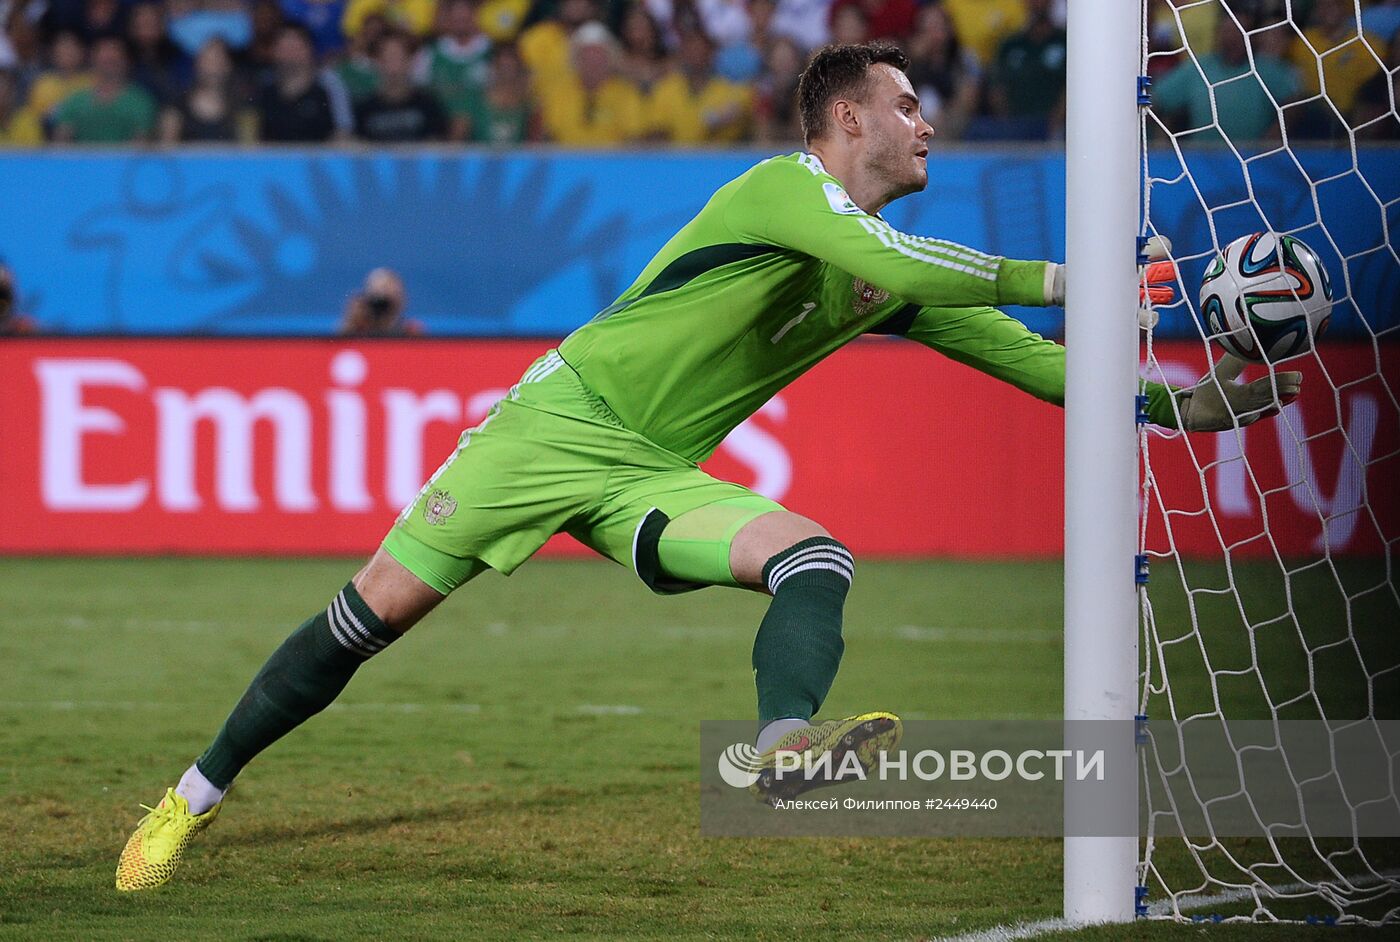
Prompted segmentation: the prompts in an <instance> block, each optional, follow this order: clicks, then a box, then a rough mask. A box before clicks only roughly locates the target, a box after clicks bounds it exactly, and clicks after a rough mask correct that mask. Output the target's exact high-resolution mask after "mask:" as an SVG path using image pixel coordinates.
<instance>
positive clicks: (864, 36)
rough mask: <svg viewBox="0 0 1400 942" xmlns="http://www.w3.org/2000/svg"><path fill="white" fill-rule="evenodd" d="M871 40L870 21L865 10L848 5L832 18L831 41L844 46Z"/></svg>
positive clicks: (833, 14) (836, 12) (837, 11)
mask: <svg viewBox="0 0 1400 942" xmlns="http://www.w3.org/2000/svg"><path fill="white" fill-rule="evenodd" d="M869 39H870V19H869V18H868V17H867V16H866V15H865V10H864V8H862V7H860V6H858V5H854V4H847V5H846V6H843V7H841V9H839V10H836V11H834V12H833V13H832V16H831V41H832V42H834V43H841V44H843V45H851V44H859V43H863V42H866V41H867V40H869Z"/></svg>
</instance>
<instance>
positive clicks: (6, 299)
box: [0, 262, 39, 337]
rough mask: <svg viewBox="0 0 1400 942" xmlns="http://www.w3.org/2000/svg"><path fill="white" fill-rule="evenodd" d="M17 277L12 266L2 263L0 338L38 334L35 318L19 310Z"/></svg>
mask: <svg viewBox="0 0 1400 942" xmlns="http://www.w3.org/2000/svg"><path fill="white" fill-rule="evenodd" d="M17 294H18V292H17V291H16V289H15V275H14V272H12V271H10V266H8V265H6V264H5V263H4V262H0V337H20V336H24V335H26V334H34V333H38V331H39V326H38V325H37V324H35V323H34V318H32V317H28V316H26V315H24V314H21V313H20V312H19V310H18V309H17V307H16V305H17V300H16V295H17Z"/></svg>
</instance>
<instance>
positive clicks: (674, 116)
mask: <svg viewBox="0 0 1400 942" xmlns="http://www.w3.org/2000/svg"><path fill="white" fill-rule="evenodd" d="M647 104H648V110H649V120H648V122H647V123H648V125H649V128H650V133H651V134H652V135H653V136H655V137H658V138H660V139H661V140H665V141H669V142H670V143H672V144H714V143H721V142H733V141H739V140H743V139H744V137H745V136H746V135H747V134H748V132H749V129H750V128H751V126H752V124H753V94H752V92H751V90H750V89H749V88H748V86H745V85H739V84H736V83H734V82H730V81H728V80H727V79H723V78H720V77H719V76H717V75H716V74H715V72H714V44H713V43H712V42H711V41H710V38H709V37H708V36H706V35H705V33H704V32H703V31H701V30H699V29H695V28H691V29H687V30H685V31H684V32H682V34H681V45H680V51H679V55H678V56H677V68H676V69H675V70H673V71H672V72H671V74H670V75H668V76H666V77H665V78H664V79H662V80H661V81H660V82H657V83H656V87H655V88H653V89H652V91H651V96H650V99H649V100H648V103H647Z"/></svg>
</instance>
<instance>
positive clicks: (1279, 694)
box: [1139, 0, 1400, 922]
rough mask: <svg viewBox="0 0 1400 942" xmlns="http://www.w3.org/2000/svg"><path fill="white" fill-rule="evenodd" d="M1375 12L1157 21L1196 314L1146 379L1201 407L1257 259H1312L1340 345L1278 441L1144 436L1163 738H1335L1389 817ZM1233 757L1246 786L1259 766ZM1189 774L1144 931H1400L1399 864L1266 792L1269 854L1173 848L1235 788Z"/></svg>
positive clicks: (1392, 128)
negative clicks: (1283, 247)
mask: <svg viewBox="0 0 1400 942" xmlns="http://www.w3.org/2000/svg"><path fill="white" fill-rule="evenodd" d="M1367 7H1369V4H1361V3H1359V2H1356V0H1312V2H1303V0H1274V2H1269V0H1252V2H1251V0H1144V29H1143V61H1144V74H1149V75H1151V76H1152V78H1153V85H1152V104H1151V106H1150V107H1145V108H1144V109H1143V131H1142V133H1143V143H1144V154H1145V159H1144V169H1145V174H1144V180H1145V188H1144V213H1143V216H1144V223H1143V225H1144V230H1143V231H1144V234H1159V233H1160V234H1165V235H1167V236H1169V237H1170V238H1171V239H1172V241H1173V243H1174V251H1175V253H1176V254H1175V260H1176V261H1177V263H1178V265H1179V266H1180V271H1181V279H1180V285H1179V289H1180V290H1182V291H1183V292H1184V295H1185V297H1184V298H1182V299H1181V300H1179V301H1178V302H1176V303H1175V304H1173V305H1170V306H1168V307H1166V308H1164V309H1162V310H1161V311H1160V313H1161V315H1162V318H1161V321H1160V323H1159V324H1158V326H1157V327H1156V329H1155V330H1153V331H1151V332H1149V334H1148V336H1147V338H1146V344H1145V350H1146V358H1147V359H1146V367H1145V375H1146V376H1147V377H1149V378H1151V379H1155V380H1157V381H1160V382H1167V383H1172V384H1175V385H1178V386H1182V385H1190V384H1192V383H1194V382H1195V381H1196V380H1198V379H1199V378H1200V377H1202V376H1203V375H1205V373H1206V371H1207V369H1208V364H1209V361H1210V360H1213V359H1215V358H1216V357H1218V356H1219V355H1220V348H1219V347H1218V346H1217V345H1216V344H1213V343H1211V342H1210V334H1209V328H1208V327H1207V326H1206V321H1205V320H1204V319H1203V318H1202V317H1201V313H1200V311H1199V310H1198V309H1197V303H1196V294H1197V289H1198V287H1199V285H1200V280H1201V274H1202V271H1203V270H1204V268H1205V266H1206V264H1207V263H1208V262H1209V261H1210V260H1211V259H1212V258H1213V257H1214V255H1215V253H1216V252H1218V251H1219V250H1220V249H1221V248H1223V247H1224V246H1225V245H1226V244H1228V243H1229V242H1231V241H1232V240H1234V239H1235V238H1237V237H1239V236H1241V235H1245V234H1247V233H1251V232H1261V231H1262V232H1273V233H1279V234H1287V235H1292V236H1295V237H1297V238H1298V239H1300V240H1302V241H1303V242H1305V243H1306V244H1307V245H1309V246H1311V247H1312V248H1313V249H1314V250H1315V251H1316V252H1317V253H1318V255H1319V257H1320V258H1321V259H1322V261H1323V264H1324V265H1325V266H1326V267H1327V270H1328V272H1329V273H1330V276H1331V281H1332V285H1333V288H1334V291H1335V294H1336V300H1335V305H1334V309H1333V315H1332V322H1331V329H1330V331H1329V332H1328V334H1327V335H1326V336H1325V337H1324V338H1322V339H1320V340H1319V342H1318V343H1317V344H1316V346H1315V347H1314V349H1313V350H1312V351H1311V352H1309V353H1305V354H1303V355H1302V356H1300V357H1298V358H1295V359H1294V360H1291V361H1289V362H1288V363H1287V364H1286V365H1285V366H1282V367H1280V368H1282V369H1289V370H1301V371H1302V372H1303V373H1304V376H1305V379H1304V383H1303V395H1302V398H1301V399H1300V400H1299V401H1298V402H1297V403H1294V404H1293V405H1290V406H1288V407H1287V408H1286V409H1285V410H1284V411H1283V413H1282V414H1281V415H1279V416H1278V417H1276V418H1273V419H1266V420H1264V421H1261V422H1258V423H1256V424H1253V425H1250V426H1249V427H1247V428H1238V429H1236V430H1234V431H1231V432H1224V433H1220V434H1218V435H1185V434H1182V433H1178V432H1166V431H1164V430H1161V429H1156V428H1154V427H1150V426H1144V431H1143V433H1142V435H1141V440H1140V446H1141V452H1142V460H1143V501H1144V505H1143V522H1142V552H1143V553H1144V554H1145V555H1146V557H1147V559H1148V560H1149V562H1150V573H1151V577H1150V582H1149V583H1148V584H1147V585H1145V586H1143V591H1142V593H1141V602H1142V632H1143V634H1142V656H1143V664H1142V670H1143V674H1142V683H1141V698H1142V699H1141V710H1140V712H1141V713H1143V714H1145V715H1147V716H1148V717H1149V720H1148V724H1149V728H1156V727H1158V726H1160V725H1161V724H1163V723H1165V722H1171V721H1174V722H1182V721H1190V722H1193V723H1198V724H1199V723H1206V724H1211V723H1213V724H1217V725H1219V726H1220V727H1221V728H1222V731H1223V729H1224V723H1225V721H1231V722H1233V721H1236V720H1262V721H1267V723H1269V724H1272V725H1273V726H1274V727H1275V728H1277V727H1278V724H1280V723H1286V722H1287V721H1293V720H1314V721H1315V720H1324V721H1326V722H1327V723H1328V724H1330V730H1331V733H1332V734H1336V735H1347V734H1348V733H1356V732H1357V731H1358V730H1361V731H1366V732H1372V731H1373V732H1374V733H1375V735H1376V736H1378V737H1380V738H1381V739H1382V741H1383V748H1384V749H1385V751H1386V752H1387V753H1388V755H1389V756H1390V758H1391V760H1392V765H1391V767H1390V768H1391V773H1390V774H1391V777H1390V780H1389V793H1388V795H1384V794H1383V795H1381V796H1380V798H1379V799H1375V798H1374V796H1371V799H1372V800H1379V801H1380V802H1381V803H1382V804H1384V803H1385V802H1386V801H1389V802H1391V803H1392V804H1395V803H1396V802H1397V799H1396V789H1395V781H1396V774H1397V773H1396V768H1397V767H1396V765H1395V764H1394V763H1395V762H1396V757H1397V756H1398V755H1400V742H1396V741H1393V740H1394V737H1393V736H1392V739H1391V740H1389V741H1386V740H1384V736H1385V735H1388V734H1389V731H1390V730H1391V729H1393V727H1387V726H1385V724H1384V722H1383V721H1393V720H1400V593H1397V589H1396V579H1395V573H1394V570H1393V568H1392V567H1393V564H1394V556H1395V549H1396V545H1397V540H1400V523H1398V522H1397V518H1400V501H1397V497H1396V494H1397V493H1400V403H1397V399H1396V386H1397V381H1396V367H1397V364H1400V355H1397V353H1398V352H1400V351H1397V346H1398V345H1400V255H1397V244H1396V239H1395V235H1394V233H1395V232H1396V231H1397V229H1400V149H1397V147H1396V145H1394V144H1386V143H1373V140H1391V141H1393V140H1395V139H1397V138H1400V117H1397V113H1396V87H1395V86H1396V84H1397V81H1400V78H1397V75H1396V72H1395V66H1396V65H1397V63H1400V50H1397V49H1396V48H1394V47H1395V46H1400V36H1395V37H1390V36H1385V35H1382V34H1377V33H1373V32H1368V31H1366V30H1364V29H1362V28H1361V26H1359V24H1360V23H1361V22H1363V13H1365V14H1366V16H1365V22H1366V23H1368V24H1370V23H1373V22H1378V23H1381V25H1382V26H1385V27H1386V28H1389V25H1388V24H1390V23H1391V22H1392V20H1390V19H1383V20H1382V19H1375V18H1373V14H1372V13H1370V12H1369V11H1368V10H1367ZM1382 12H1384V11H1382ZM1270 369H1272V368H1271V367H1265V366H1255V367H1251V369H1250V371H1248V372H1246V374H1245V376H1246V378H1249V377H1254V376H1260V375H1267V372H1268V371H1269V370H1270ZM1223 735H1224V734H1223ZM1222 742H1223V743H1224V745H1223V751H1225V752H1227V753H1229V754H1228V755H1226V756H1225V758H1226V759H1227V760H1235V759H1239V758H1240V757H1241V756H1242V755H1243V754H1244V752H1245V751H1247V750H1246V747H1245V746H1244V745H1243V744H1241V743H1239V742H1236V741H1233V740H1230V739H1228V738H1224V739H1223V740H1222ZM1196 758H1198V759H1199V758H1200V757H1196ZM1207 758H1209V759H1211V760H1218V759H1220V758H1221V757H1220V756H1219V755H1217V756H1214V757H1207ZM1192 761H1193V757H1192V756H1190V755H1189V754H1188V755H1187V756H1186V761H1185V762H1184V763H1180V764H1178V763H1167V762H1164V761H1163V760H1162V759H1161V757H1160V756H1159V755H1158V754H1157V753H1156V752H1155V751H1154V750H1152V749H1145V750H1144V763H1143V770H1142V771H1143V775H1144V780H1145V781H1148V782H1151V783H1152V784H1153V785H1155V786H1158V788H1159V791H1158V794H1157V795H1156V797H1146V799H1145V800H1146V801H1147V802H1148V804H1149V807H1148V831H1147V834H1146V835H1145V839H1144V844H1143V856H1142V863H1141V874H1140V876H1141V879H1140V880H1139V882H1140V883H1142V884H1144V885H1145V886H1146V892H1147V904H1146V912H1147V915H1150V916H1158V917H1165V918H1176V919H1211V920H1215V919H1254V920H1275V919H1279V920H1299V921H1304V920H1306V921H1321V922H1331V921H1337V922H1383V921H1394V920H1397V919H1400V906H1397V903H1400V898H1397V894H1400V849H1398V848H1397V841H1396V840H1395V839H1377V838H1369V837H1365V836H1358V834H1356V833H1352V834H1351V835H1350V836H1337V835H1335V834H1332V835H1328V836H1322V835H1318V834H1316V833H1312V832H1310V831H1309V829H1308V828H1307V827H1302V828H1299V827H1289V826H1287V822H1285V821H1274V820H1266V819H1265V817H1264V812H1262V811H1260V810H1259V809H1257V808H1254V807H1253V806H1252V805H1250V804H1249V803H1248V795H1247V792H1248V787H1247V785H1246V784H1244V783H1243V775H1241V781H1240V782H1239V783H1237V784H1238V786H1239V791H1240V793H1241V794H1240V795H1237V796H1236V798H1239V799H1241V800H1244V801H1245V802H1246V805H1245V807H1246V813H1248V814H1253V815H1254V816H1255V819H1256V821H1257V823H1258V825H1259V827H1260V829H1261V831H1263V832H1265V833H1264V834H1263V835H1262V836H1255V837H1243V836H1239V837H1229V836H1224V835H1221V834H1218V833H1215V832H1213V831H1211V832H1209V833H1207V834H1206V835H1205V836H1202V837H1187V838H1184V839H1183V838H1182V837H1181V836H1180V835H1179V834H1176V833H1174V832H1176V831H1177V830H1178V827H1177V825H1178V824H1180V823H1182V822H1185V821H1188V820H1190V821H1197V820H1205V821H1207V822H1210V821H1211V820H1212V815H1213V814H1214V813H1215V812H1216V811H1218V810H1220V806H1216V805H1214V804H1213V798H1212V796H1213V795H1219V794H1222V792H1220V791H1219V790H1218V786H1219V785H1220V782H1218V781H1217V782H1214V783H1204V782H1202V781H1200V780H1199V778H1198V777H1193V775H1192V774H1191V773H1192V769H1191V763H1192ZM1217 764H1218V763H1217ZM1224 764H1225V765H1226V766H1230V765H1231V764H1232V763H1231V761H1226V762H1225V763H1224ZM1317 774H1318V773H1316V772H1315V770H1303V769H1298V768H1294V769H1292V770H1290V773H1289V776H1290V777H1291V780H1288V779H1286V780H1285V781H1284V783H1283V784H1284V785H1286V786H1287V787H1291V788H1294V789H1297V790H1298V793H1299V794H1300V795H1301V794H1302V792H1303V790H1304V789H1305V788H1308V787H1310V786H1311V785H1312V784H1314V780H1313V776H1315V775H1317ZM1208 786H1210V787H1208ZM1212 787H1213V788H1216V789H1217V790H1216V791H1211V790H1210V788H1212ZM1226 791H1227V792H1228V791H1229V789H1228V788H1227V789H1226ZM1163 795H1165V796H1166V797H1165V798H1163ZM1366 800H1367V799H1363V798H1361V797H1357V798H1355V801H1356V803H1357V804H1358V806H1359V805H1361V804H1364V803H1365V801H1366ZM1396 807H1397V808H1400V804H1396ZM1169 833H1170V835H1171V836H1168V834H1169Z"/></svg>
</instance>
